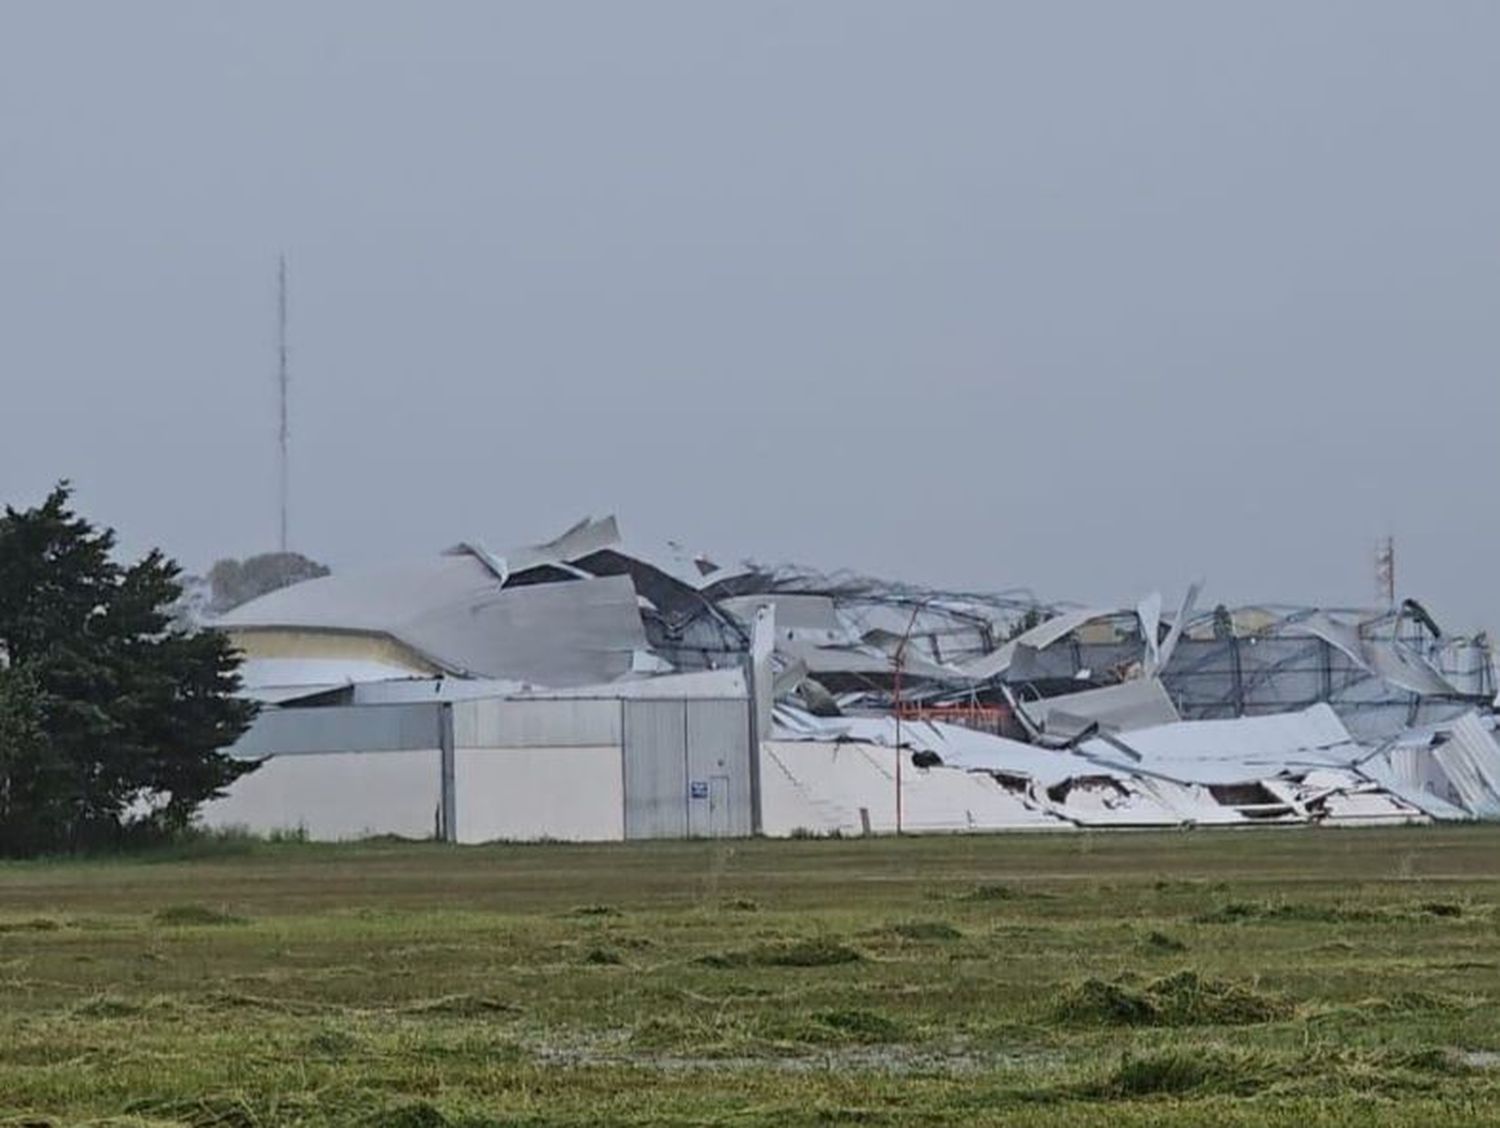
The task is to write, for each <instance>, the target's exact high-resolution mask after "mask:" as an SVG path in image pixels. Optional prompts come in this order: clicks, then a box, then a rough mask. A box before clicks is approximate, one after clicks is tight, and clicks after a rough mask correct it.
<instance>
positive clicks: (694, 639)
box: [204, 518, 1500, 842]
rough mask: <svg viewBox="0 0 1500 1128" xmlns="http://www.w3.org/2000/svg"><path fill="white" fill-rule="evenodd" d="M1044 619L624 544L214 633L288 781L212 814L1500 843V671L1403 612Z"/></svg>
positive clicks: (602, 833) (275, 826)
mask: <svg viewBox="0 0 1500 1128" xmlns="http://www.w3.org/2000/svg"><path fill="white" fill-rule="evenodd" d="M1198 595H1199V589H1198V587H1197V585H1194V586H1193V587H1192V588H1190V589H1189V591H1188V593H1187V595H1186V597H1185V598H1184V599H1183V600H1182V602H1181V604H1180V605H1179V606H1178V607H1177V608H1176V609H1175V611H1171V612H1169V611H1166V610H1164V608H1163V602H1162V599H1161V598H1160V596H1157V595H1150V596H1147V597H1146V598H1144V599H1142V600H1140V601H1139V603H1138V604H1137V605H1136V606H1134V607H1130V608H1125V609H1118V608H1085V607H1072V606H1063V605H1046V604H1042V603H1040V602H1039V601H1038V600H1036V599H1035V598H1034V597H1033V596H1032V595H1031V594H1030V593H1028V592H1025V591H1020V590H1016V591H1010V592H1003V593H999V594H991V593H975V592H951V591H936V590H931V589H926V588H921V587H916V586H912V585H903V584H895V583H888V582H882V581H877V580H873V579H869V578H865V577H861V576H856V575H852V574H836V575H825V574H820V573H816V572H812V571H809V570H807V569H802V568H791V567H767V566H763V565H757V564H753V563H744V564H737V565H731V566H725V565H722V564H720V563H717V562H715V561H713V560H711V559H709V558H708V557H706V556H703V555H694V554H690V553H687V552H685V551H684V550H682V549H681V548H679V547H678V546H675V545H669V546H666V547H665V548H664V549H662V550H657V551H640V550H637V549H631V548H627V547H626V546H625V545H624V543H623V542H622V540H621V538H620V535H619V530H618V527H617V525H616V523H615V521H614V519H613V518H608V519H605V520H602V521H584V522H581V523H580V524H578V525H576V526H574V527H573V528H571V529H569V530H568V531H567V532H565V533H564V534H563V535H562V536H560V537H558V538H556V539H555V540H552V541H549V542H547V543H545V544H541V545H534V546H527V547H523V548H520V549H516V550H513V551H509V552H505V553H496V552H492V551H491V550H489V549H487V548H486V547H484V546H483V545H480V544H475V543H464V544H460V545H457V546H455V547H453V548H451V549H449V550H447V551H446V552H444V553H441V554H438V555H435V556H432V557H429V558H426V559H420V560H417V561H415V562H412V563H410V564H403V565H392V566H387V567H381V568H376V569H371V570H368V571H364V572H349V573H337V574H334V575H330V576H324V577H321V578H317V579H311V580H307V581H304V582H302V583H298V584H295V585H293V586H291V587H287V588H283V589H281V590H279V591H275V592H272V593H270V594H268V595H265V596H262V597H260V598H258V599H255V600H252V601H251V602H249V603H246V604H244V605H242V606H240V607H238V608H236V609H234V610H233V611H231V612H229V613H228V614H226V615H224V616H222V617H221V618H220V619H219V620H217V623H216V625H217V626H218V627H219V628H220V629H222V630H225V631H227V632H229V634H230V635H231V637H232V638H233V640H234V641H235V643H236V645H237V646H238V647H239V648H240V649H241V651H242V652H243V653H244V655H245V663H244V668H243V677H244V692H245V693H246V694H247V695H249V696H251V697H253V698H255V699H256V700H258V701H259V702H261V703H262V710H261V713H260V716H259V717H258V719H257V720H256V722H255V724H254V726H253V727H252V728H251V730H250V731H249V732H248V733H246V734H245V736H244V737H243V738H242V739H241V740H240V741H239V742H238V743H237V744H236V745H235V746H234V747H233V749H232V750H231V753H232V754H233V755H235V756H237V757H241V758H245V759H251V760H256V761H259V762H260V767H259V770H257V771H255V772H252V773H250V774H248V775H246V776H244V777H242V778H241V779H240V780H238V781H237V782H236V783H235V784H234V785H233V786H232V787H231V788H230V790H229V792H228V793H227V794H226V795H225V796H224V797H223V798H222V799H219V800H216V801H215V802H213V803H212V804H210V805H209V806H208V807H207V808H206V809H205V812H204V818H205V820H206V821H207V822H208V823H210V824H213V825H229V824H237V825H243V826H247V827H249V828H251V829H253V830H259V831H271V830H286V829H300V830H302V831H303V832H305V833H307V834H308V835H309V836H311V837H314V838H320V839H337V838H352V837H360V836H367V835H374V834H393V835H401V836H406V837H438V838H443V839H446V840H450V841H459V842H482V841H491V840H498V839H514V840H535V839H565V840H613V839H628V838H656V837H696V836H742V835H750V834H766V835H794V834H833V833H838V834H868V833H887V832H892V831H898V832H899V831H911V832H961V831H994V830H1021V829H1037V830H1042V829H1055V830H1068V829H1073V828H1079V827H1127V826H1128V827H1168V826H1189V825H1224V826H1247V825H1258V824H1277V823H1293V824H1319V825H1358V824H1370V823H1403V822H1422V821H1430V820H1468V819H1488V818H1496V817H1500V743H1497V741H1496V737H1495V734H1494V729H1495V723H1496V722H1495V701H1496V694H1497V681H1496V668H1495V656H1494V653H1493V651H1492V649H1491V647H1490V644H1489V642H1488V640H1487V639H1486V638H1485V637H1484V636H1482V635H1479V636H1456V635H1451V634H1447V633H1445V632H1444V631H1443V630H1442V629H1441V628H1440V627H1439V626H1438V624H1437V623H1436V622H1435V621H1434V620H1433V618H1432V617H1431V616H1430V615H1429V614H1428V613H1427V611H1426V610H1425V609H1424V608H1423V607H1422V606H1421V605H1420V604H1419V603H1417V602H1415V601H1411V600H1408V601H1406V602H1405V603H1403V604H1401V605H1400V606H1399V607H1396V608H1391V609H1380V610H1375V611H1369V610H1359V609H1342V610H1339V609H1318V608H1298V607H1240V608H1229V607H1225V606H1222V605H1220V606H1217V607H1214V608H1212V609H1207V610H1204V609H1200V608H1198V606H1197V600H1198Z"/></svg>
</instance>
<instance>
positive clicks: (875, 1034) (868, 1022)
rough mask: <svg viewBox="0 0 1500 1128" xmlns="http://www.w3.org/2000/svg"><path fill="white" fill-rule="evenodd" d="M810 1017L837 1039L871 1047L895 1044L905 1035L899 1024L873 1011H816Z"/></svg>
mask: <svg viewBox="0 0 1500 1128" xmlns="http://www.w3.org/2000/svg"><path fill="white" fill-rule="evenodd" d="M812 1017H813V1021H814V1022H816V1023H818V1024H819V1025H820V1026H824V1027H827V1028H828V1029H829V1030H831V1031H833V1032H834V1033H835V1034H837V1035H838V1036H839V1037H841V1038H845V1039H848V1040H849V1041H851V1042H863V1043H868V1044H871V1045H877V1044H880V1043H884V1042H897V1041H900V1040H901V1038H902V1037H904V1036H905V1033H906V1030H905V1028H904V1027H903V1026H902V1025H901V1024H900V1023H899V1022H896V1021H894V1020H892V1019H889V1018H887V1017H886V1016H885V1015H883V1014H876V1013H875V1012H874V1011H868V1010H834V1011H818V1012H817V1013H815V1014H814V1015H813V1016H812Z"/></svg>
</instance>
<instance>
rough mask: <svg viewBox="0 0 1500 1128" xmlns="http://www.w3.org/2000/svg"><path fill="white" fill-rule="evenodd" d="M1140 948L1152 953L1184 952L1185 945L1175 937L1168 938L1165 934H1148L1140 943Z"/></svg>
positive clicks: (1154, 932) (1153, 932)
mask: <svg viewBox="0 0 1500 1128" xmlns="http://www.w3.org/2000/svg"><path fill="white" fill-rule="evenodd" d="M1141 946H1142V947H1145V948H1149V949H1150V950H1151V951H1153V952H1185V951H1187V945H1186V944H1184V943H1183V942H1182V941H1181V940H1179V939H1177V937H1175V936H1168V935H1167V934H1166V933H1165V932H1156V931H1152V932H1148V933H1146V938H1145V939H1144V940H1142V941H1141Z"/></svg>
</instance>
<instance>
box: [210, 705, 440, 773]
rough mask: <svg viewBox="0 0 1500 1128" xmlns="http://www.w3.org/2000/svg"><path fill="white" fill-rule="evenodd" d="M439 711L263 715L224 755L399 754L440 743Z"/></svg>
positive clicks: (367, 708)
mask: <svg viewBox="0 0 1500 1128" xmlns="http://www.w3.org/2000/svg"><path fill="white" fill-rule="evenodd" d="M441 712H442V706H441V705H437V704H423V705H335V706H327V707H319V708H311V709H263V710H262V711H261V713H260V715H259V716H258V717H256V718H255V722H254V723H253V724H252V725H251V726H250V728H249V730H248V731H247V732H246V733H245V734H244V735H243V736H242V737H240V738H239V740H237V741H236V742H235V743H234V745H233V746H232V747H231V748H230V749H229V754H230V755H231V756H234V757H236V758H238V759H245V760H259V759H262V758H264V757H266V756H285V755H301V754H314V753H320V752H402V751H425V750H426V749H430V748H431V749H435V748H437V747H438V746H439V744H440V743H441V731H442V730H441V723H442V722H441Z"/></svg>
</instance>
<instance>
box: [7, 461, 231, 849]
mask: <svg viewBox="0 0 1500 1128" xmlns="http://www.w3.org/2000/svg"><path fill="white" fill-rule="evenodd" d="M70 493H71V491H70V489H69V487H68V485H67V484H66V483H63V484H61V485H59V486H58V487H57V488H56V489H55V490H53V492H52V493H51V495H50V496H48V498H47V499H46V501H44V502H43V503H42V504H41V505H39V506H37V507H35V508H33V509H28V510H22V511H18V510H16V509H13V508H10V507H8V506H7V507H6V509H5V513H4V516H3V517H0V655H3V658H0V662H3V663H4V668H0V853H7V854H29V853H36V852H40V851H52V850H76V849H79V848H84V847H94V846H99V845H106V844H111V843H118V842H121V841H123V840H125V839H126V838H127V837H141V836H151V835H156V834H167V833H170V832H172V831H175V830H179V829H181V828H182V827H184V826H186V825H187V824H188V822H189V821H190V820H191V819H192V816H193V813H194V812H195V811H196V810H197V808H198V806H199V805H200V804H201V803H203V802H204V801H205V800H208V799H211V798H213V797H215V796H216V795H219V794H221V793H222V791H223V789H224V787H226V786H227V785H228V784H229V783H231V782H233V781H234V780H235V779H236V778H237V777H238V776H240V775H241V774H243V773H244V772H245V771H247V770H249V767H250V765H248V764H244V763H240V762H237V761H234V760H232V759H230V758H229V757H227V756H225V755H224V754H223V753H222V751H221V749H223V748H224V747H226V746H227V745H229V744H231V743H233V742H234V740H235V739H236V738H237V737H238V736H239V735H240V733H242V732H243V731H244V730H245V728H246V727H247V726H248V725H249V723H250V721H251V719H252V718H253V716H254V706H253V705H252V704H251V703H249V702H246V701H242V700H240V699H238V698H236V697H235V696H234V693H235V691H236V690H237V689H238V688H239V675H238V672H237V671H238V666H239V656H238V655H237V654H236V653H235V651H234V650H233V648H232V647H231V646H230V645H229V642H228V640H227V639H226V638H225V637H224V636H223V635H221V634H218V633H217V632H212V631H204V632H199V633H190V632H185V631H183V630H181V629H180V628H177V627H174V626H172V625H171V623H170V620H169V610H170V607H171V605H172V604H173V602H174V601H176V599H177V598H178V596H179V595H180V594H181V587H180V585H179V584H178V582H177V577H178V575H179V569H178V567H177V565H176V564H175V563H173V562H172V561H170V560H168V559H166V558H165V557H164V556H163V555H162V554H161V553H160V552H157V551H154V550H153V551H152V552H150V553H149V554H147V555H146V557H145V558H144V559H142V560H140V561H138V562H137V563H135V564H132V565H129V566H123V565H120V564H118V563H116V562H115V561H114V560H113V559H112V553H113V550H114V546H115V537H114V533H113V532H112V531H111V530H108V529H104V530H97V529H95V528H94V527H93V526H92V525H90V524H89V523H88V522H87V521H86V520H84V519H83V518H81V517H79V516H77V515H76V514H75V513H74V512H73V511H72V510H71V509H70V507H69V497H70Z"/></svg>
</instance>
